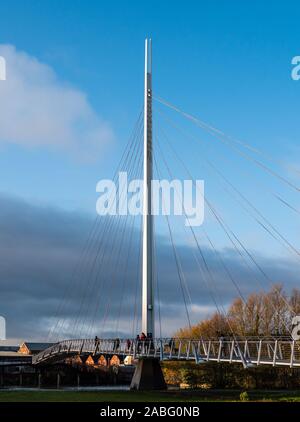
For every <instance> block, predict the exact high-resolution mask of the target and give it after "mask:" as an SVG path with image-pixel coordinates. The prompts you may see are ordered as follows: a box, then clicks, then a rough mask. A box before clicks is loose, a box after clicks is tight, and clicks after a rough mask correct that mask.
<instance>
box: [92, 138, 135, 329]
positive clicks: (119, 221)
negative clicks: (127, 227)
mask: <svg viewBox="0 0 300 422" xmlns="http://www.w3.org/2000/svg"><path fill="white" fill-rule="evenodd" d="M139 144H140V143H139V139H138V140H137V145H138V147H139ZM138 153H139V148H138V149H137V151H136V153H135V157H134V159H133V162H136V157H137V154H138ZM140 155H141V154H140ZM134 169H135V167H132V168H130V171H129V178H131V177H133V176H134V174H133V173H134V171H135V170H134ZM124 188H125V187H124V186H123V187H122V193H121V195H122V194H123V192H124ZM118 189H119V186H118ZM112 219H113V218H112ZM120 224H122V218H121V216H120V215H118V216H117V221H116V222H115V225H113V226H112V232H110V233H109V238H110V244H111V249H113V248H114V244H115V239H117V236H118V234H119V226H120ZM113 236H115V237H113ZM104 249H105V248H104V245H103V248H102V256H100V262H99V265H98V271H97V272H96V274H95V278H94V289H93V290H95V287H96V283H97V281H98V279H99V275H100V271H101V269H102V264H103V260H104V256H105V252H107V251H106V249H105V250H104ZM99 255H100V254H99ZM112 258H113V252H111V254H110V255H109V261H108V263H107V268H112V266H111V265H110V264H112ZM105 282H106V278H105V279H104V278H102V279H101V280H100V285H98V290H99V291H98V295H97V293H96V297H97V302H96V306H95V309H94V316H93V319H92V321H93V322H92V328H93V326H94V323H95V319H96V314H97V310H98V309H99V306H100V301H101V297H102V291H101V290H102V288H103V286H104V283H105Z"/></svg>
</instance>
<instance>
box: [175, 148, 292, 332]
mask: <svg viewBox="0 0 300 422" xmlns="http://www.w3.org/2000/svg"><path fill="white" fill-rule="evenodd" d="M171 149H172V151H173V154H174V155H175V157H176V158H177V159H178V160H180V159H179V157H178V156H177V153H176V151H175V150H174V149H173V148H171ZM180 162H181V163H182V165H183V166H184V168H185V169H186V171H187V172H188V174H189V177H190V178H191V179H192V180H193V181H194V179H193V178H192V176H191V174H190V173H189V171H188V169H187V168H186V166H185V164H184V163H183V161H182V160H180ZM196 187H197V185H196ZM204 200H205V198H204ZM215 217H216V215H215ZM217 221H218V220H217ZM218 222H219V221H218ZM222 227H223V228H224V229H225V233H226V234H227V236H228V237H229V239H230V240H231V243H232V244H233V246H234V248H235V249H236V250H237V252H238V253H239V254H240V256H241V257H242V258H243V255H242V254H241V253H240V251H239V250H238V249H237V248H236V245H235V243H234V242H232V239H231V236H230V235H229V234H228V233H227V230H226V227H224V226H223V225H222ZM246 263H247V261H246ZM256 279H257V278H256ZM257 280H258V279H257ZM277 293H278V294H279V295H280V296H281V299H282V300H283V301H284V302H285V304H286V305H287V306H288V308H290V310H291V307H290V305H289V303H288V302H287V301H286V299H285V298H284V297H283V296H282V295H281V294H280V292H279V291H277ZM271 305H272V307H273V308H274V311H275V312H276V308H275V306H274V305H273V303H272V304H271ZM222 307H223V306H222ZM223 309H224V308H223ZM224 312H225V310H224ZM224 315H226V313H225V314H224ZM281 319H282V322H283V325H284V326H285V328H286V330H287V331H288V332H290V330H289V329H288V328H287V327H286V321H285V320H284V319H283V317H281Z"/></svg>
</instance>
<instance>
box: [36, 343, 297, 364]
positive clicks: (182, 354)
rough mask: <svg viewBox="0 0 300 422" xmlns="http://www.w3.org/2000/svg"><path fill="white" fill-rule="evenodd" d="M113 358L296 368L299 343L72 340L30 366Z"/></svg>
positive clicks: (53, 349)
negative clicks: (84, 358)
mask: <svg viewBox="0 0 300 422" xmlns="http://www.w3.org/2000/svg"><path fill="white" fill-rule="evenodd" d="M77 355H79V356H86V355H110V356H112V355H117V356H119V357H121V358H122V357H125V356H132V357H134V358H136V359H139V358H147V357H148V358H158V359H159V360H161V361H168V360H169V361H195V362H196V363H203V362H228V363H241V364H242V365H243V366H244V367H245V368H247V367H251V366H257V365H273V366H289V367H291V368H292V367H300V341H295V340H290V339H285V338H284V339H282V338H278V339H275V338H271V339H269V338H261V339H258V338H251V337H250V338H244V339H224V340H223V339H221V340H218V339H213V340H208V339H193V340H189V339H175V338H158V339H152V340H145V341H142V340H140V341H137V340H136V339H134V340H125V339H118V340H117V339H108V340H105V339H99V341H97V342H95V340H94V339H76V340H64V341H62V342H59V343H56V344H54V345H52V346H51V347H49V348H48V349H45V350H43V351H42V352H40V353H38V354H37V355H34V356H33V357H32V362H33V364H39V363H47V362H50V361H62V360H64V359H65V358H67V357H72V356H77Z"/></svg>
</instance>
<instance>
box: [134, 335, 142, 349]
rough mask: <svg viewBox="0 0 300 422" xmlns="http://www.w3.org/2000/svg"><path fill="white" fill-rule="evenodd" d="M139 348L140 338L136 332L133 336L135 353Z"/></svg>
mask: <svg viewBox="0 0 300 422" xmlns="http://www.w3.org/2000/svg"><path fill="white" fill-rule="evenodd" d="M140 349H141V339H140V336H139V334H137V336H136V338H135V350H136V352H137V353H139V352H140Z"/></svg>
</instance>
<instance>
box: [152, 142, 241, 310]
mask: <svg viewBox="0 0 300 422" xmlns="http://www.w3.org/2000/svg"><path fill="white" fill-rule="evenodd" d="M158 146H159V149H160V151H161V156H162V158H163V161H164V163H165V166H166V168H167V170H168V173H169V175H170V177H171V178H172V177H173V176H172V174H171V171H170V168H169V166H168V164H167V161H166V159H165V157H164V154H163V151H162V149H161V147H160V145H159V142H158ZM175 190H176V193H177V196H178V197H179V195H178V192H177V189H176V188H175ZM182 206H183V210H184V214H185V217H186V218H187V214H186V210H185V208H184V205H183V204H182ZM189 227H190V230H191V232H192V236H193V239H194V242H195V244H196V247H197V249H198V251H199V253H200V256H201V259H202V262H203V264H204V268H205V270H206V272H207V273H208V274H209V276H210V278H211V281H213V282H214V280H213V276H212V274H211V271H210V269H209V266H208V264H207V261H206V258H205V256H204V253H203V251H202V248H201V246H200V244H199V242H198V239H197V236H196V234H195V231H194V229H193V228H192V227H191V226H189ZM202 230H203V231H204V228H203V227H202ZM207 239H208V240H209V242H210V244H211V246H213V244H212V241H211V240H210V239H209V237H208V235H207ZM193 252H194V251H193ZM197 262H198V265H200V263H199V261H198V257H197ZM201 270H202V271H203V269H202V268H201ZM230 280H231V281H232V282H233V285H234V286H235V288H236V289H237V292H238V293H239V295H240V297H241V299H242V300H243V301H244V302H245V300H244V298H243V295H242V294H241V292H240V290H239V288H238V286H237V284H236V282H235V281H234V279H233V277H232V276H231V274H230ZM205 281H206V279H205ZM206 284H207V286H209V284H208V283H207V281H206ZM211 294H212V292H211ZM212 299H213V302H214V304H215V306H216V308H217V309H218V305H217V302H216V300H215V298H214V297H213V296H212Z"/></svg>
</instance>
